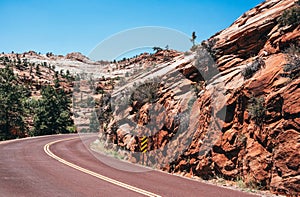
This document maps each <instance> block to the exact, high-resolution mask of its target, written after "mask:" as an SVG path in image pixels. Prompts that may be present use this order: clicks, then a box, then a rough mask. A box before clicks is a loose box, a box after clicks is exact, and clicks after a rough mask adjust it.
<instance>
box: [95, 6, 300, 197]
mask: <svg viewBox="0 0 300 197" xmlns="http://www.w3.org/2000/svg"><path fill="white" fill-rule="evenodd" d="M292 7H293V8H292ZM291 9H296V10H297V9H299V5H298V4H296V3H295V2H294V1H293V0H286V1H280V0H269V1H266V2H264V3H262V4H260V5H258V6H257V7H255V8H253V9H252V10H250V11H249V12H246V13H245V14H244V15H243V16H241V17H240V18H239V19H237V21H235V22H234V23H233V24H232V25H231V26H230V27H229V28H227V29H225V30H223V31H221V32H219V33H218V34H216V35H215V36H213V37H211V38H210V39H208V40H207V41H204V42H203V43H202V44H201V45H199V46H197V47H194V48H193V51H190V52H186V53H185V54H183V53H175V52H170V51H161V52H159V53H156V54H153V55H150V56H149V57H148V59H147V58H144V61H143V62H141V60H140V59H138V58H136V59H131V60H128V62H127V63H128V64H126V65H125V66H124V67H121V68H120V69H125V70H126V68H131V67H133V66H134V65H139V68H141V69H144V70H143V72H141V73H139V72H136V73H135V72H133V73H130V72H129V74H127V76H123V77H124V78H121V80H116V81H115V82H116V84H115V85H114V88H113V90H112V91H108V92H107V95H108V96H109V98H112V99H113V102H112V105H109V104H108V105H107V103H105V102H102V101H101V99H100V102H99V103H100V104H99V111H98V114H99V115H100V116H101V115H103V114H104V112H107V113H108V114H110V115H109V116H108V117H110V120H109V121H102V120H101V117H99V120H100V123H101V131H100V135H99V138H100V139H101V140H103V141H105V146H106V147H107V148H109V147H110V148H112V149H114V150H116V151H118V152H120V153H121V154H124V155H125V157H126V158H127V159H128V160H130V161H132V162H137V163H143V164H145V165H148V166H152V167H156V168H159V169H163V170H166V171H168V172H170V173H179V174H182V175H185V176H199V177H201V178H203V179H213V178H217V177H223V178H224V179H227V180H236V181H242V182H243V184H244V185H245V186H247V187H252V188H259V189H267V190H271V191H272V192H274V193H281V194H289V195H293V194H299V192H300V190H299V188H300V187H299V184H300V168H299V163H300V153H299V148H300V133H299V131H300V118H299V117H300V106H299V94H300V89H299V86H300V79H299V39H300V32H299V29H300V26H299V21H297V20H298V19H296V22H295V21H294V22H293V19H290V18H288V17H289V16H290V15H288V14H286V16H285V18H283V17H281V16H282V15H284V14H283V13H284V12H292V11H290V10H291ZM287 10H289V11H287ZM296 13H297V11H296ZM293 16H294V15H293ZM289 20H291V21H292V22H291V23H290V24H289V23H288V22H287V23H285V21H289ZM150 57H151V58H152V59H151V58H150ZM164 57H167V58H164ZM170 57H171V58H170ZM145 59H146V60H148V61H145ZM116 65H117V66H116V67H118V63H117V64H116ZM147 65H148V66H147ZM149 65H150V66H149ZM129 71H130V70H129ZM131 74H132V75H131ZM117 83H119V86H118V85H117ZM105 109H106V111H105ZM107 109H109V110H108V111H107ZM143 136H147V139H148V143H147V152H146V153H145V154H141V153H140V151H141V150H140V149H141V138H142V137H143ZM124 150H125V151H124Z"/></svg>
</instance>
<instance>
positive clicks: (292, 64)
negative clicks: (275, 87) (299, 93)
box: [283, 55, 300, 79]
mask: <svg viewBox="0 0 300 197" xmlns="http://www.w3.org/2000/svg"><path fill="white" fill-rule="evenodd" d="M283 71H284V72H285V73H286V74H284V75H285V76H287V77H289V78H291V79H294V78H296V77H298V76H299V75H300V58H299V57H297V56H293V55H292V56H289V57H288V63H287V64H285V65H284V67H283Z"/></svg>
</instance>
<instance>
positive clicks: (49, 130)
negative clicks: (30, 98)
mask: <svg viewBox="0 0 300 197" xmlns="http://www.w3.org/2000/svg"><path fill="white" fill-rule="evenodd" d="M70 105H71V101H70V99H69V98H68V96H67V95H66V92H65V91H64V90H62V89H55V88H53V87H51V86H45V87H43V89H42V99H40V100H39V101H38V108H37V110H36V114H35V117H34V132H33V134H34V135H49V134H57V133H68V132H69V130H68V127H70V126H72V125H73V121H72V119H71V112H70Z"/></svg>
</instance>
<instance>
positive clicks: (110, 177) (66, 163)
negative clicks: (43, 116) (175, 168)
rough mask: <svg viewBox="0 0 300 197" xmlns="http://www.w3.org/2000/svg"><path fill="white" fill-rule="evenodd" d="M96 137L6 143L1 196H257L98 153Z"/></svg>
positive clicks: (0, 149) (1, 151)
mask: <svg viewBox="0 0 300 197" xmlns="http://www.w3.org/2000/svg"><path fill="white" fill-rule="evenodd" d="M95 139H96V136H95V135H86V136H85V137H80V138H79V137H78V135H77V134H76V135H75V134H73V135H53V136H44V137H37V138H27V139H22V140H13V141H6V142H1V143H0V196H1V197H2V196H3V197H10V196H18V197H19V196H26V197H27V196H28V197H32V196H39V197H42V196H51V197H53V196H64V197H65V196H76V197H77V196H78V197H79V196H84V197H87V196H180V197H181V196H206V197H207V196H213V197H217V196H228V197H229V196H230V197H234V196H254V195H251V194H248V193H243V192H240V191H236V190H230V189H226V188H222V187H217V186H214V185H211V184H206V183H202V182H199V181H193V180H190V179H185V178H182V177H179V176H174V175H170V174H167V173H163V172H159V171H154V170H141V167H139V166H135V165H133V164H129V163H126V162H122V161H119V160H116V159H113V158H110V157H107V156H104V155H102V154H96V153H94V152H91V151H90V150H89V149H88V148H87V147H88V144H89V143H90V142H92V141H94V140H95ZM103 159H105V161H109V162H111V163H113V164H114V165H115V164H117V165H120V166H122V168H123V169H124V168H128V169H130V170H129V171H124V170H119V169H117V168H114V167H110V166H109V165H107V164H108V163H109V162H105V163H103V162H101V161H103ZM133 171H143V172H133Z"/></svg>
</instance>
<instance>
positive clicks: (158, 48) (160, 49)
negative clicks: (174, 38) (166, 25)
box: [152, 47, 163, 53]
mask: <svg viewBox="0 0 300 197" xmlns="http://www.w3.org/2000/svg"><path fill="white" fill-rule="evenodd" d="M152 49H153V51H155V53H157V52H159V51H162V50H163V49H162V48H160V47H153V48H152Z"/></svg>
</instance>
